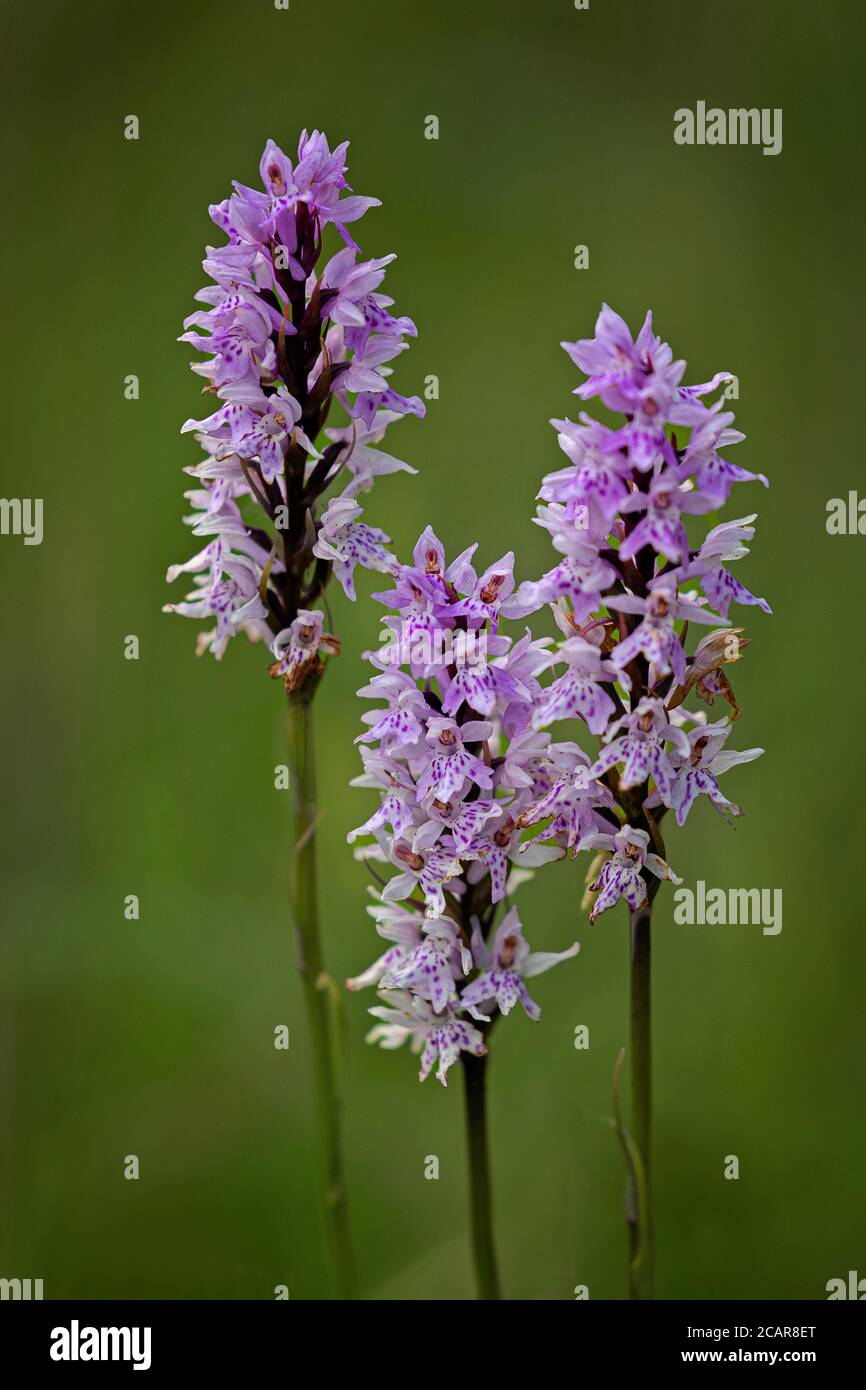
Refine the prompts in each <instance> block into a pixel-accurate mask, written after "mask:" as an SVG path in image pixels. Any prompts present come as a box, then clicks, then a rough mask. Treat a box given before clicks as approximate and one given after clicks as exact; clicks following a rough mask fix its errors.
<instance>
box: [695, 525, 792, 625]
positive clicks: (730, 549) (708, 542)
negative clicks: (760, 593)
mask: <svg viewBox="0 0 866 1390" xmlns="http://www.w3.org/2000/svg"><path fill="white" fill-rule="evenodd" d="M754 520H755V514H754V513H753V514H752V516H743V517H740V518H739V520H737V521H725V522H722V524H721V525H720V526H714V527H713V529H712V531H709V532H708V533H707V535H706V537H705V538H704V541H703V543H702V545H701V547H700V549H699V550H698V552H697V554H696V555H695V556H694V558H693V559H692V560H691V561H690V563H689V564H688V565H685V566H683V567H682V569H680V570H678V571H677V572H676V578H677V579H678V581H679V582H680V583H684V582H685V581H686V580H688V579H695V578H698V579H700V582H701V587H702V588H703V591H704V593H705V594H706V596H707V599H708V601H709V602H710V603H711V604H712V606H713V608H715V609H717V610H718V612H719V613H720V615H721V616H722V618H727V616H728V611H729V609H730V606H731V604H732V603H742V604H747V605H750V606H752V605H754V606H757V607H758V608H760V609H762V610H763V612H765V613H772V609H771V608H770V605H769V604H768V602H767V600H766V599H764V598H756V597H755V595H754V594H752V593H750V592H749V590H748V589H747V588H745V586H744V585H742V584H741V583H740V581H739V580H738V579H735V578H734V576H733V575H732V574H731V573H730V572H729V571H728V570H726V569H725V563H726V562H730V561H732V560H742V559H743V557H744V556H745V555H748V553H749V547H748V546H747V545H744V541H750V540H752V538H753V537H754V534H755V528H754V526H752V524H751V523H752V522H753V521H754Z"/></svg>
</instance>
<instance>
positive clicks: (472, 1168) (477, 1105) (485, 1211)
mask: <svg viewBox="0 0 866 1390" xmlns="http://www.w3.org/2000/svg"><path fill="white" fill-rule="evenodd" d="M461 1060H462V1062H463V1079H464V1082H465V1092H464V1094H465V1098H466V1144H467V1153H468V1157H469V1205H470V1215H471V1221H472V1255H473V1259H474V1262H475V1276H476V1280H477V1283H478V1297H479V1298H483V1299H499V1298H501V1297H502V1295H501V1293H500V1291H499V1273H498V1270H497V1265H496V1251H495V1249H494V1245H493V1191H492V1187H491V1182H490V1154H489V1152H488V1144H487V1058H486V1057H473V1056H472V1055H471V1053H467V1052H464V1053H463V1054H462V1058H461Z"/></svg>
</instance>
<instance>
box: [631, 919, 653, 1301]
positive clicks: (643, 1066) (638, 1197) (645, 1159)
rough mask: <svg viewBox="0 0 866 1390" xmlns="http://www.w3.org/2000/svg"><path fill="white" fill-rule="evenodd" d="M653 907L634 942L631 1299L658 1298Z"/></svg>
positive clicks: (636, 927) (638, 922)
mask: <svg viewBox="0 0 866 1390" xmlns="http://www.w3.org/2000/svg"><path fill="white" fill-rule="evenodd" d="M651 921H652V904H651V903H650V902H647V903H645V904H644V906H643V907H639V908H637V910H636V911H634V912H632V914H631V920H630V938H629V983H630V991H629V993H630V1001H629V1002H630V1007H629V1013H630V1035H631V1046H630V1048H629V1054H630V1056H629V1062H630V1068H631V1116H632V1122H631V1132H630V1137H631V1141H632V1143H633V1145H634V1147H635V1149H636V1151H637V1155H638V1158H639V1168H640V1172H641V1176H642V1182H641V1183H640V1185H639V1190H638V1185H637V1184H635V1183H634V1180H633V1177H632V1183H631V1185H630V1193H629V1196H630V1199H631V1200H629V1201H627V1204H626V1213H627V1219H628V1228H629V1297H630V1298H632V1299H651V1298H652V1297H653V1261H654V1241H653V1227H652V1203H651V1190H652V1189H651V1182H650V1152H651V1147H652V1037H651V1018H652V999H651V967H652V946H651Z"/></svg>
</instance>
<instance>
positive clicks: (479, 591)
mask: <svg viewBox="0 0 866 1390" xmlns="http://www.w3.org/2000/svg"><path fill="white" fill-rule="evenodd" d="M455 587H456V588H457V592H458V593H460V594H463V595H464V597H463V598H461V599H460V600H459V602H457V603H455V604H454V606H453V607H452V609H451V612H452V613H453V614H454V616H455V617H466V618H468V620H469V622H470V624H473V623H475V624H478V623H485V622H489V623H490V624H491V627H492V630H493V631H494V632H495V631H496V628H497V625H498V622H499V613H500V609H501V608H502V605H503V604H504V602H505V601H506V599H507V598H508V597H509V595H510V594H511V593H513V591H514V554H513V552H512V551H510V550H509V552H508V554H507V555H503V557H502V559H501V560H498V561H497V562H496V564H494V565H488V567H487V569H486V570H485V571H484V573H483V574H482V575H481V576H480V577H478V578H476V575H475V571H474V570H473V568H472V566H471V565H470V564H468V563H467V564H466V565H465V566H464V567H463V573H462V574H461V576H460V578H459V581H458V582H457V583H456V584H455Z"/></svg>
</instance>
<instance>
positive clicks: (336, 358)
mask: <svg viewBox="0 0 866 1390" xmlns="http://www.w3.org/2000/svg"><path fill="white" fill-rule="evenodd" d="M346 150H347V145H346V144H342V145H339V146H338V147H337V148H336V149H334V150H333V151H332V150H330V149H329V147H328V142H327V140H326V138H325V136H324V135H323V134H321V133H320V132H319V131H313V133H312V135H308V134H307V132H306V131H304V133H303V134H302V136H301V139H300V143H299V145H298V155H297V160H296V161H292V160H291V159H290V158H289V157H288V156H287V155H285V154H284V153H283V151H282V150H281V149H279V147H278V146H277V145H275V144H274V143H273V141H271V140H269V141H268V142H267V144H266V146H265V150H264V153H263V155H262V158H261V162H260V165H259V170H260V174H261V180H262V185H263V187H262V188H261V189H255V188H248V187H246V186H245V185H243V184H238V183H236V184H235V185H234V192H233V194H232V195H231V197H229V198H227V199H226V200H225V201H224V202H222V203H219V204H218V205H217V206H215V207H212V208H211V209H210V215H211V218H212V220H213V221H214V222H215V223H216V225H217V227H219V228H220V230H221V231H223V232H224V233H225V234H226V237H227V238H228V240H227V243H226V244H225V245H224V246H221V247H217V248H214V247H208V248H207V252H206V256H205V260H204V263H203V264H204V269H205V270H206V272H207V273H208V275H209V276H210V278H211V280H212V282H213V283H211V284H209V285H207V286H206V287H205V288H204V289H203V290H200V291H199V293H198V295H197V296H196V297H197V299H198V300H199V301H200V302H201V304H202V305H203V306H204V307H202V308H201V309H199V310H198V311H197V312H195V313H194V314H191V315H190V316H189V318H188V319H187V320H186V321H185V325H184V327H185V328H186V330H187V331H186V332H185V333H184V334H183V336H182V339H181V341H183V342H186V343H189V344H191V345H192V347H194V348H196V349H197V350H198V351H200V352H203V353H205V354H207V360H205V361H203V362H196V363H194V364H193V370H194V371H195V372H196V373H197V374H198V375H199V376H200V377H201V378H202V379H203V381H204V383H205V384H204V387H203V390H204V391H205V393H206V394H207V395H209V396H211V397H216V401H217V403H218V404H217V409H216V410H215V411H214V413H212V414H210V415H207V416H206V417H205V418H203V419H199V420H187V422H186V424H185V425H184V426H183V430H184V431H191V432H193V433H194V434H195V438H196V439H197V441H198V443H199V445H200V446H201V448H202V450H203V452H204V458H203V459H202V461H201V462H200V463H198V464H196V465H194V466H191V467H189V468H187V469H186V470H185V471H186V472H187V473H189V474H190V475H191V476H192V478H193V479H194V486H193V488H192V489H191V490H190V491H189V492H187V494H186V496H187V498H188V500H189V502H190V504H191V507H192V513H191V515H190V516H188V517H187V518H186V522H187V524H188V525H189V526H190V527H191V529H192V533H193V535H194V536H195V537H196V538H197V539H198V540H200V541H203V542H204V545H203V546H202V548H200V549H199V551H198V552H197V554H195V555H194V556H193V557H192V559H191V560H188V561H187V562H186V563H185V564H180V565H173V566H172V567H171V568H170V569H169V571H168V576H167V578H168V579H169V581H172V580H174V579H176V578H177V577H179V576H180V575H181V574H191V575H192V576H193V584H194V588H193V591H192V592H191V593H190V594H188V595H187V597H186V598H185V599H184V600H183V601H182V602H180V603H175V604H169V605H167V611H169V612H174V613H180V614H182V615H184V616H185V617H191V618H202V619H210V620H211V621H215V627H214V628H213V629H212V630H210V631H208V632H206V633H203V634H202V635H201V637H200V639H199V649H200V650H209V651H211V652H212V653H213V654H214V655H215V656H217V657H220V656H222V654H223V652H224V651H225V648H226V645H227V643H228V641H229V639H230V638H231V637H232V636H234V635H235V634H236V633H237V632H239V631H244V632H246V634H247V635H248V636H249V637H250V638H252V639H257V638H264V639H266V640H272V639H273V638H275V637H276V639H277V646H278V650H277V652H276V655H277V656H278V658H280V657H281V652H282V649H283V648H284V647H285V645H286V643H287V642H291V641H292V640H294V638H295V637H297V634H298V633H299V632H301V631H302V630H304V629H305V628H307V627H308V626H309V621H310V617H311V609H312V605H313V603H314V602H315V601H316V599H317V598H318V597H319V595H320V594H321V592H322V590H323V588H324V586H325V584H326V583H327V582H328V579H329V577H330V575H331V573H332V572H333V573H335V574H336V576H337V578H338V580H339V582H340V583H341V584H342V586H343V588H344V589H345V591H346V593H347V594H348V595H349V597H350V598H351V597H354V587H353V574H354V570H355V567H356V566H357V565H358V564H361V565H364V566H368V567H371V568H374V569H378V570H382V571H389V570H391V569H393V568H395V561H394V560H393V557H392V556H391V555H390V554H389V552H388V551H387V550H386V548H385V546H386V543H387V541H388V537H387V536H386V535H385V534H384V532H382V531H379V530H377V529H375V528H372V527H370V526H368V525H366V523H365V522H363V521H362V520H361V516H362V508H361V506H360V504H359V502H358V500H357V499H358V496H359V494H361V493H364V492H367V491H369V489H370V487H371V486H372V483H373V481H374V479H375V478H376V477H377V476H378V475H380V474H386V473H393V472H395V471H398V470H404V471H407V472H413V471H414V470H413V469H411V468H409V467H408V465H407V464H405V463H403V462H401V460H399V459H397V458H394V457H393V456H392V455H390V454H388V453H386V452H384V451H383V450H382V449H380V448H379V445H380V444H381V443H382V440H383V438H384V435H385V432H386V430H387V428H388V426H389V425H390V424H391V423H392V422H393V421H394V420H396V419H399V418H400V417H401V416H403V415H406V414H414V415H417V416H423V414H424V406H423V403H422V402H421V400H420V399H419V398H418V397H417V396H412V397H406V396H401V395H399V394H398V392H396V391H395V390H394V388H393V386H392V385H391V381H390V373H391V370H392V368H391V365H390V364H391V363H392V362H393V360H394V359H395V358H396V357H397V356H399V354H400V353H402V352H403V351H405V349H406V347H407V346H408V344H407V342H406V341H405V340H406V338H407V337H414V336H415V334H416V329H415V325H414V324H413V322H412V320H411V319H408V318H396V317H395V316H394V315H393V314H392V313H391V306H392V302H393V301H392V300H391V299H390V298H388V296H387V295H385V294H383V293H382V292H381V289H380V285H381V283H382V280H383V278H384V274H385V267H386V266H387V265H388V264H389V263H390V261H392V260H393V259H394V257H393V256H384V257H380V258H378V259H375V260H363V259H362V258H361V257H360V252H359V248H358V246H357V244H356V242H355V241H354V240H353V239H352V237H351V235H350V234H349V232H348V230H347V228H348V226H349V224H352V223H354V222H356V221H357V220H358V218H360V217H361V216H362V215H363V213H364V212H365V211H366V210H367V209H368V208H369V207H372V206H375V205H376V204H377V202H378V200H377V199H375V198H362V197H356V196H354V195H352V194H351V192H350V190H349V188H348V185H347V183H346V179H345V172H346V162H345V156H346ZM329 228H333V233H331V235H334V236H335V239H337V244H338V246H339V247H340V249H337V250H336V251H335V253H334V254H333V255H331V256H330V258H329V259H327V260H326V261H324V262H322V251H323V238H324V237H325V236H326V235H327V234H328V229H329ZM335 406H336V407H337V408H338V409H339V411H340V412H341V414H342V417H343V418H342V422H341V421H339V420H334V419H332V418H331V412H332V409H333V408H334V407H335ZM334 485H336V487H335V488H334V490H333V491H332V492H331V495H330V499H329V500H328V502H327V506H326V507H325V508H324V510H322V506H323V504H322V502H321V499H322V497H323V494H324V493H325V492H326V491H327V490H328V489H332V487H334ZM277 665H279V660H278V663H277ZM275 674H284V672H281V671H277V670H275Z"/></svg>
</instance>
